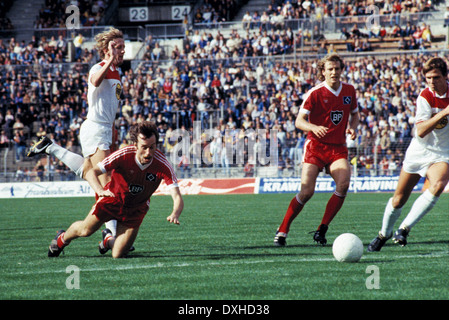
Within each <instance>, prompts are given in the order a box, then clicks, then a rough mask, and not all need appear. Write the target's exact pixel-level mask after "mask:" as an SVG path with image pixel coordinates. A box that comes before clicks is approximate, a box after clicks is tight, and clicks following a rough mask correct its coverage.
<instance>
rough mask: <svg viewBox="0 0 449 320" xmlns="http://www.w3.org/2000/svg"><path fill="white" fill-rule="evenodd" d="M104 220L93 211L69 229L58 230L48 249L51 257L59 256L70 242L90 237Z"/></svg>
mask: <svg viewBox="0 0 449 320" xmlns="http://www.w3.org/2000/svg"><path fill="white" fill-rule="evenodd" d="M103 223H104V222H103V221H101V220H99V219H98V218H97V217H96V216H95V215H93V214H92V211H91V212H89V214H88V215H87V217H86V218H85V219H84V220H82V221H76V222H74V223H72V225H71V226H70V227H69V228H68V229H67V231H64V230H60V231H58V234H57V236H56V237H55V238H54V239H53V240H52V241H51V243H50V247H49V250H48V256H49V257H57V256H59V254H60V253H61V252H62V250H63V249H64V248H65V247H66V246H68V245H69V244H70V242H71V241H72V240H74V239H77V238H79V237H88V236H90V235H92V234H93V233H94V232H95V231H97V230H98V229H99V228H100V227H101V225H102V224H103Z"/></svg>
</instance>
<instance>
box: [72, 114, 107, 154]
mask: <svg viewBox="0 0 449 320" xmlns="http://www.w3.org/2000/svg"><path fill="white" fill-rule="evenodd" d="M79 139H80V143H81V149H82V152H83V156H84V158H88V157H90V156H91V155H93V154H94V153H95V152H96V151H97V149H100V150H109V148H110V147H111V144H112V125H105V124H102V123H98V122H93V121H90V120H88V119H86V120H85V121H84V122H83V124H82V125H81V128H80V135H79Z"/></svg>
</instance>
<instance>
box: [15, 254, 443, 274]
mask: <svg viewBox="0 0 449 320" xmlns="http://www.w3.org/2000/svg"><path fill="white" fill-rule="evenodd" d="M448 255H449V252H448V251H438V252H431V253H427V254H404V255H399V256H394V257H389V256H387V255H382V254H381V255H379V254H376V253H372V254H368V255H366V254H364V255H363V256H362V259H361V260H369V259H375V260H376V262H377V263H378V262H379V259H391V258H394V259H395V260H397V259H417V258H440V257H445V256H446V257H447V256H448ZM327 261H335V259H334V258H333V257H332V258H289V259H288V260H285V259H284V260H282V263H297V262H327ZM278 262H279V260H273V259H270V260H255V261H244V260H234V261H221V262H216V261H210V262H185V263H162V262H158V263H153V264H144V265H122V266H113V265H111V266H107V267H100V268H80V272H99V271H100V272H102V271H122V270H137V269H156V268H184V267H189V268H190V267H195V266H197V267H207V266H231V265H239V264H242V265H244V264H262V263H278ZM48 273H67V271H66V270H65V269H64V270H41V271H37V270H36V271H24V272H21V271H18V272H14V273H9V275H16V274H20V275H28V274H48Z"/></svg>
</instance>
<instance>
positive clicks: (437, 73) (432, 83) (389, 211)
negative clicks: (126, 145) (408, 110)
mask: <svg viewBox="0 0 449 320" xmlns="http://www.w3.org/2000/svg"><path fill="white" fill-rule="evenodd" d="M447 74H448V67H447V64H446V62H445V61H444V60H443V59H441V58H431V59H430V60H428V61H427V62H426V63H425V64H424V67H423V75H424V76H425V78H426V83H427V88H426V89H424V90H423V91H421V93H420V94H419V97H418V99H417V101H416V105H417V108H416V123H415V136H414V138H413V139H412V141H411V143H410V146H409V147H408V149H407V152H406V154H405V159H404V164H403V167H402V170H401V173H400V176H399V181H398V185H397V188H396V191H395V192H394V195H393V197H392V198H390V199H389V201H388V203H387V206H386V208H385V212H384V216H383V221H382V229H381V230H380V231H379V234H378V236H377V237H376V238H375V239H374V240H373V241H372V242H371V243H370V244H369V246H368V251H371V252H372V251H380V250H381V248H382V247H383V245H384V244H385V242H386V241H387V240H388V239H390V238H393V241H394V242H395V243H398V244H400V245H402V246H405V245H406V244H407V236H408V234H409V232H410V230H411V229H412V228H413V227H414V226H415V225H416V224H417V223H418V221H420V220H421V218H422V217H424V216H425V215H426V214H427V213H428V212H429V211H430V210H431V209H432V208H433V207H434V205H435V204H436V202H437V201H438V198H439V197H440V195H441V193H442V192H443V191H444V189H445V187H446V185H447V184H448V181H449V125H448V119H449V84H448V82H447ZM421 177H426V178H427V180H428V181H429V187H428V189H427V190H425V191H424V192H423V193H422V194H421V195H420V196H419V197H418V198H417V199H416V200H415V202H414V203H413V206H412V208H411V209H410V212H409V213H408V215H407V216H406V217H405V219H404V221H402V223H401V224H400V226H399V229H398V230H397V231H396V232H395V233H394V234H393V227H394V224H395V222H396V220H397V219H398V218H399V216H400V215H401V210H402V207H403V206H404V205H405V203H406V202H407V200H408V199H409V197H410V194H411V193H412V191H413V188H414V187H415V186H416V184H417V183H418V182H419V180H420V179H421Z"/></svg>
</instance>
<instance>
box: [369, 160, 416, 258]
mask: <svg viewBox="0 0 449 320" xmlns="http://www.w3.org/2000/svg"><path fill="white" fill-rule="evenodd" d="M420 179H421V176H420V175H419V174H414V173H408V172H406V171H405V170H404V169H402V170H401V173H400V175H399V180H398V185H397V187H396V190H395V192H394V194H393V196H392V197H391V198H390V199H389V200H388V202H387V205H386V206H385V209H384V214H383V218H382V227H381V229H380V231H379V233H378V235H377V236H376V238H374V239H373V240H372V241H371V243H370V244H369V245H368V251H370V252H373V251H380V250H381V249H382V247H383V246H384V244H385V243H386V242H387V240H388V239H390V238H391V237H392V236H393V227H394V224H395V223H396V221H397V219H398V218H399V216H400V215H401V211H402V207H403V206H404V204H405V203H406V202H407V200H408V199H409V197H410V194H411V193H412V191H413V188H414V187H415V185H416V184H417V183H418V182H419V180H420Z"/></svg>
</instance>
